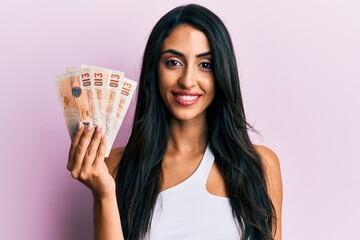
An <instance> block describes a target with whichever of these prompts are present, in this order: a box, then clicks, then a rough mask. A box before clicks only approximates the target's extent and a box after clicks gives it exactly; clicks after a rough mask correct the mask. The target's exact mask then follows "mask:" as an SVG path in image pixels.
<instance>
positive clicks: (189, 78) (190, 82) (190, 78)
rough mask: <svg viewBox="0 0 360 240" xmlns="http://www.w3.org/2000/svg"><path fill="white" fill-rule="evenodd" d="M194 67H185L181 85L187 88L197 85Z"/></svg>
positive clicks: (180, 79)
mask: <svg viewBox="0 0 360 240" xmlns="http://www.w3.org/2000/svg"><path fill="white" fill-rule="evenodd" d="M195 75H196V74H195V73H194V69H193V68H192V67H185V68H184V72H183V74H182V76H181V77H180V78H179V85H181V86H182V87H184V88H186V89H191V88H193V87H194V86H195V85H196V79H195Z"/></svg>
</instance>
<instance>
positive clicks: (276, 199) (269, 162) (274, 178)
mask: <svg viewBox="0 0 360 240" xmlns="http://www.w3.org/2000/svg"><path fill="white" fill-rule="evenodd" d="M254 147H255V150H256V151H257V152H258V154H259V155H260V157H261V160H262V162H263V165H264V170H265V177H266V181H267V186H268V194H269V197H270V198H271V201H272V203H273V205H274V207H275V211H276V218H277V221H276V222H277V223H276V225H277V230H276V236H275V240H280V239H281V238H282V236H281V235H282V234H281V215H282V198H283V186H282V179H281V170H280V161H279V158H278V156H277V155H276V153H274V151H272V150H271V149H270V148H267V147H265V146H259V145H254Z"/></svg>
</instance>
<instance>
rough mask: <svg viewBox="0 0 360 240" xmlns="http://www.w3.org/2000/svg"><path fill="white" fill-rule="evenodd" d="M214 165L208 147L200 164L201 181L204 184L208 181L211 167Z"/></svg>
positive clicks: (212, 156) (212, 155)
mask: <svg viewBox="0 0 360 240" xmlns="http://www.w3.org/2000/svg"><path fill="white" fill-rule="evenodd" d="M213 163H214V154H213V153H212V152H211V150H210V147H209V145H208V146H207V147H206V150H205V153H204V156H203V159H202V163H201V170H200V172H201V179H202V181H203V183H204V184H206V181H207V179H208V176H209V173H210V170H211V167H212V165H213Z"/></svg>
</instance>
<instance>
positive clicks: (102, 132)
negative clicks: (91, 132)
mask: <svg viewBox="0 0 360 240" xmlns="http://www.w3.org/2000/svg"><path fill="white" fill-rule="evenodd" d="M104 136H105V129H102V130H101V137H104Z"/></svg>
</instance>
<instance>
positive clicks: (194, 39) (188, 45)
mask: <svg viewBox="0 0 360 240" xmlns="http://www.w3.org/2000/svg"><path fill="white" fill-rule="evenodd" d="M168 49H173V50H176V51H179V52H182V53H189V54H194V55H197V54H201V53H204V52H209V51H210V50H211V48H210V44H209V41H208V38H207V36H206V35H205V34H204V33H203V32H201V31H199V30H198V29H196V28H194V27H192V26H190V25H179V26H177V27H176V28H175V29H174V30H173V31H172V32H171V33H170V34H169V36H168V37H167V38H165V39H164V42H163V46H162V52H163V51H166V50H168Z"/></svg>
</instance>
